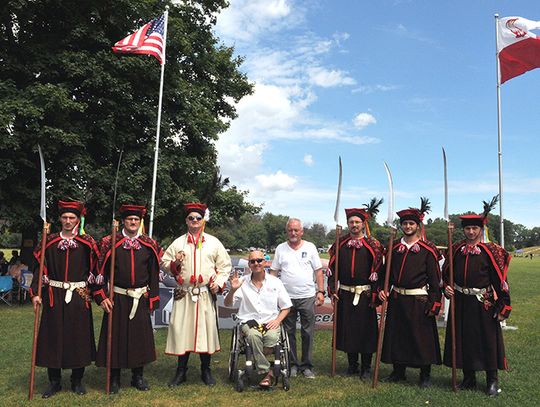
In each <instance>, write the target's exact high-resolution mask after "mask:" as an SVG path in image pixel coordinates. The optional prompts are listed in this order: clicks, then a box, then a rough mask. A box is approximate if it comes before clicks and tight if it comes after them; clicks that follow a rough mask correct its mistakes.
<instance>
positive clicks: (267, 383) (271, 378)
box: [259, 370, 274, 387]
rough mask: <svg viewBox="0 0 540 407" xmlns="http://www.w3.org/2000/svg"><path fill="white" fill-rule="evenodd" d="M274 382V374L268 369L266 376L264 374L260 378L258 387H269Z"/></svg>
mask: <svg viewBox="0 0 540 407" xmlns="http://www.w3.org/2000/svg"><path fill="white" fill-rule="evenodd" d="M273 382H274V375H273V374H272V371H271V370H270V371H269V372H268V374H267V375H266V376H264V379H262V380H261V381H260V382H259V386H260V387H270V386H272V384H273Z"/></svg>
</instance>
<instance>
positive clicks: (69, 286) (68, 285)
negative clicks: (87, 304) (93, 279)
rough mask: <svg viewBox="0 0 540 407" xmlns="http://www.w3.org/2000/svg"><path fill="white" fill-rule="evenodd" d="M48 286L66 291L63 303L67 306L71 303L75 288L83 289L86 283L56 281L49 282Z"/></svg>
mask: <svg viewBox="0 0 540 407" xmlns="http://www.w3.org/2000/svg"><path fill="white" fill-rule="evenodd" d="M49 286H51V287H56V288H63V289H64V290H66V297H65V299H64V301H65V302H66V304H69V303H70V302H71V298H72V297H73V291H75V290H76V289H77V288H84V287H86V281H76V282H73V281H57V280H49Z"/></svg>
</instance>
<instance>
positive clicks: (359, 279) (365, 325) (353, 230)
mask: <svg viewBox="0 0 540 407" xmlns="http://www.w3.org/2000/svg"><path fill="white" fill-rule="evenodd" d="M379 202H380V201H379ZM377 206H378V205H377ZM375 213H376V212H375ZM345 214H346V216H347V226H348V229H349V234H347V235H345V236H342V237H341V238H340V241H339V262H338V264H339V269H338V282H339V287H335V282H334V275H333V274H334V273H335V265H336V247H335V244H334V245H332V247H331V248H330V262H329V265H328V267H329V268H330V270H331V271H332V276H330V277H329V278H328V291H329V295H330V296H331V298H332V300H333V301H336V300H338V301H339V302H338V306H337V320H336V323H337V328H336V349H338V350H340V351H343V352H346V353H347V359H348V362H349V366H348V368H347V375H356V374H358V373H360V378H361V379H367V378H368V377H369V376H370V373H371V359H372V355H373V352H375V351H376V350H377V311H376V297H377V280H378V273H379V268H380V267H381V264H382V259H383V247H382V245H381V244H380V243H379V241H378V240H376V239H375V238H373V237H371V235H370V234H369V233H368V234H367V235H366V234H364V231H369V227H367V228H366V226H367V220H368V218H369V216H370V213H369V212H368V210H367V209H366V208H351V209H345ZM366 229H367V230H366ZM358 354H361V355H362V359H361V366H360V371H359V370H358Z"/></svg>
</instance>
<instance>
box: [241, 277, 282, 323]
mask: <svg viewBox="0 0 540 407" xmlns="http://www.w3.org/2000/svg"><path fill="white" fill-rule="evenodd" d="M238 301H241V302H240V307H239V309H238V314H237V316H238V318H239V319H240V322H242V323H243V322H247V321H250V320H252V319H254V320H255V321H257V322H258V323H259V324H266V323H267V322H270V321H272V320H274V319H276V318H277V316H278V314H279V312H280V311H281V310H282V309H286V308H290V307H292V302H291V299H290V298H289V294H287V291H286V290H285V287H284V286H283V283H282V282H281V281H280V280H279V278H277V277H274V276H272V275H270V274H266V275H265V279H264V280H263V284H262V286H261V288H260V289H258V288H257V287H255V285H254V284H253V283H252V282H251V275H249V276H246V277H244V282H243V284H242V285H241V286H240V288H239V289H238V290H236V292H235V293H234V297H233V304H234V305H235V304H236V303H237V302H238ZM234 305H233V306H234Z"/></svg>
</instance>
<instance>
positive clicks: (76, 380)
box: [71, 367, 86, 396]
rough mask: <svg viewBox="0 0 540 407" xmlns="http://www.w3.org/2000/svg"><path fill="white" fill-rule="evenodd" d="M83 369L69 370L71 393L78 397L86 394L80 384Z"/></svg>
mask: <svg viewBox="0 0 540 407" xmlns="http://www.w3.org/2000/svg"><path fill="white" fill-rule="evenodd" d="M83 375H84V367H81V368H78V369H71V391H72V392H73V393H75V394H78V395H79V396H82V395H83V394H86V389H85V387H84V385H83V384H82V378H83Z"/></svg>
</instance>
